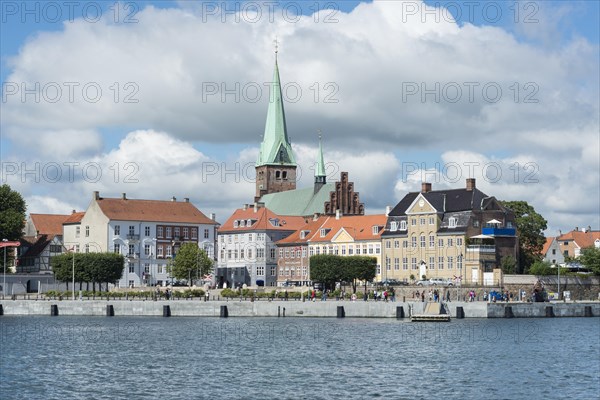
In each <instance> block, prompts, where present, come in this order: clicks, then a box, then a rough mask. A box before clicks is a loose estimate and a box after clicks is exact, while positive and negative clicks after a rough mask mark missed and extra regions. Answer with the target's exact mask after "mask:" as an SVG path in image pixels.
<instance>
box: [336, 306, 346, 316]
mask: <svg viewBox="0 0 600 400" xmlns="http://www.w3.org/2000/svg"><path fill="white" fill-rule="evenodd" d="M345 316H346V311H344V306H338V307H337V317H338V318H344V317H345Z"/></svg>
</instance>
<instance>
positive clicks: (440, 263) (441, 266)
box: [438, 256, 444, 269]
mask: <svg viewBox="0 0 600 400" xmlns="http://www.w3.org/2000/svg"><path fill="white" fill-rule="evenodd" d="M438 269H444V257H441V256H440V257H438Z"/></svg>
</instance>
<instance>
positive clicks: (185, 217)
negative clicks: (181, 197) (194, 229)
mask: <svg viewBox="0 0 600 400" xmlns="http://www.w3.org/2000/svg"><path fill="white" fill-rule="evenodd" d="M96 201H97V203H98V206H100V209H101V210H102V212H103V213H104V215H106V216H107V217H108V219H110V220H118V221H149V222H172V223H186V224H211V225H214V224H216V222H215V221H213V220H211V219H210V218H208V217H207V216H206V215H204V214H203V213H202V212H201V211H200V210H198V209H197V208H196V206H194V205H193V204H192V203H189V202H186V201H160V200H132V199H120V198H119V199H109V198H100V199H98V200H96Z"/></svg>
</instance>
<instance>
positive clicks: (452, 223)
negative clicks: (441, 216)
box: [448, 217, 456, 228]
mask: <svg viewBox="0 0 600 400" xmlns="http://www.w3.org/2000/svg"><path fill="white" fill-rule="evenodd" d="M448 227H449V228H456V218H454V217H450V219H449V220H448Z"/></svg>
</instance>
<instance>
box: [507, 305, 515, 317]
mask: <svg viewBox="0 0 600 400" xmlns="http://www.w3.org/2000/svg"><path fill="white" fill-rule="evenodd" d="M514 317H515V314H513V310H512V306H508V307H504V318H514Z"/></svg>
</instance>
